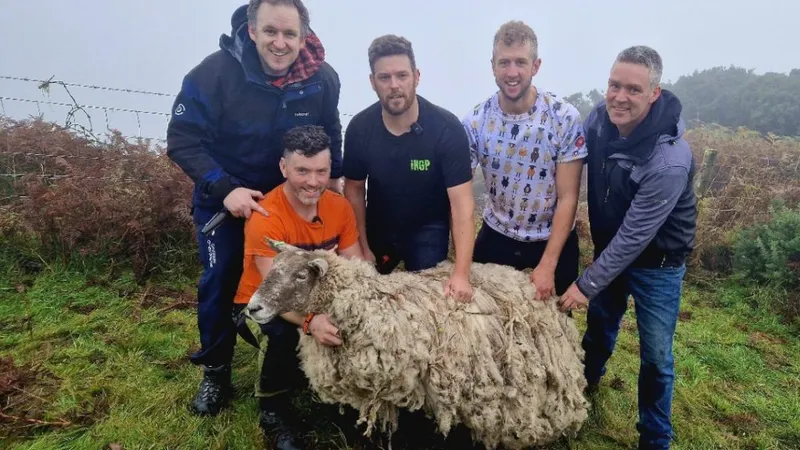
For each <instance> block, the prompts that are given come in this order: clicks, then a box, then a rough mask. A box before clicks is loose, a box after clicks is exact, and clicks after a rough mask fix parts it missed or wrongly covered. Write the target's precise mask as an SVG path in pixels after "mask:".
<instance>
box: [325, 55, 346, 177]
mask: <svg viewBox="0 0 800 450" xmlns="http://www.w3.org/2000/svg"><path fill="white" fill-rule="evenodd" d="M341 86H342V85H341V82H340V81H339V75H338V74H336V72H335V71H334V70H333V69H331V80H330V82H329V83H328V87H327V88H326V89H325V92H324V96H323V106H322V108H323V111H322V127H323V128H325V134H327V135H328V137H330V139H331V178H340V177H341V176H342V122H341V119H340V116H339V94H340V91H341Z"/></svg>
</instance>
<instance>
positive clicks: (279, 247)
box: [264, 237, 300, 253]
mask: <svg viewBox="0 0 800 450" xmlns="http://www.w3.org/2000/svg"><path fill="white" fill-rule="evenodd" d="M264 242H266V243H267V245H268V246H269V248H271V249H273V250H275V251H276V252H278V253H280V252H285V251H290V250H300V249H299V248H297V247H295V246H293V245H289V244H287V243H286V242H283V241H276V240H275V239H270V238H268V237H267V238H264Z"/></svg>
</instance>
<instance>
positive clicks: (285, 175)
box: [278, 156, 289, 178]
mask: <svg viewBox="0 0 800 450" xmlns="http://www.w3.org/2000/svg"><path fill="white" fill-rule="evenodd" d="M278 168H279V169H280V170H281V175H283V178H289V172H288V170H287V167H286V157H285V156H281V160H280V161H279V162H278Z"/></svg>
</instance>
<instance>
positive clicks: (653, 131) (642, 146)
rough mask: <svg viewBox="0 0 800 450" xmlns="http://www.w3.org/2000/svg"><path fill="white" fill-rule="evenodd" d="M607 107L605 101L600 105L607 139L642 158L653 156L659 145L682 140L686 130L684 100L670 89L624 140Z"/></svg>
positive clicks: (616, 149)
mask: <svg viewBox="0 0 800 450" xmlns="http://www.w3.org/2000/svg"><path fill="white" fill-rule="evenodd" d="M605 106H606V103H605V101H602V102H601V103H600V104H599V105H598V112H600V113H601V116H600V117H599V119H600V122H601V126H602V129H603V134H604V135H605V136H604V138H605V139H604V141H606V142H608V146H609V147H610V149H611V150H612V151H613V152H620V153H625V154H627V155H629V156H631V157H633V158H634V159H637V160H640V161H642V160H647V159H648V158H649V156H650V154H651V153H652V151H653V149H654V148H655V146H656V144H658V143H661V142H668V141H670V140H675V139H678V138H680V137H681V136H683V133H684V131H685V129H686V128H685V124H684V122H683V120H682V119H681V111H682V106H681V102H680V100H679V99H678V97H677V96H675V94H673V93H672V92H671V91H669V90H667V89H662V90H661V95H660V96H659V98H658V99H657V100H656V101H655V102H654V103H653V105H652V106H651V107H650V111H649V112H648V113H647V117H645V119H644V120H643V121H642V122H641V123H640V124H639V125H637V126H636V128H635V129H634V130H633V132H632V133H631V134H630V135H629V136H627V137H626V138H624V139H620V137H619V130H617V127H616V126H615V125H614V124H613V123H611V119H610V117H609V116H608V111H607V110H606V107H605Z"/></svg>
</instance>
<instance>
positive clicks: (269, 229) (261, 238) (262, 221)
mask: <svg viewBox="0 0 800 450" xmlns="http://www.w3.org/2000/svg"><path fill="white" fill-rule="evenodd" d="M262 206H265V205H263V204H262ZM267 209H268V208H267ZM265 238H270V239H274V240H278V241H286V239H287V232H286V227H285V225H284V224H283V221H281V220H280V219H279V218H278V217H277V214H270V215H269V216H264V215H263V214H260V213H257V212H254V213H253V214H252V215H251V216H250V218H249V219H247V221H246V222H245V225H244V254H245V256H250V255H255V256H268V257H270V258H274V257H275V255H276V254H277V252H276V251H275V250H273V249H271V248H270V247H269V245H268V244H267V242H266V241H265Z"/></svg>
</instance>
